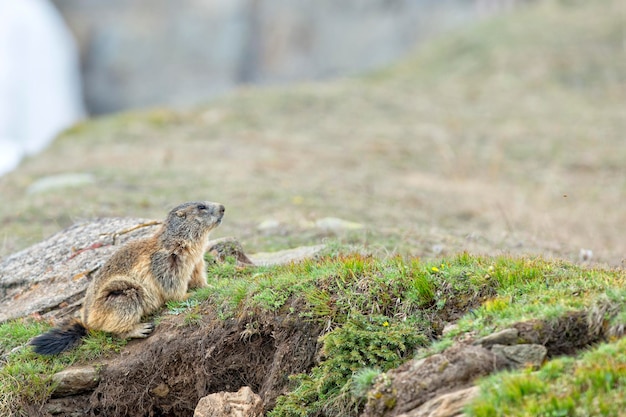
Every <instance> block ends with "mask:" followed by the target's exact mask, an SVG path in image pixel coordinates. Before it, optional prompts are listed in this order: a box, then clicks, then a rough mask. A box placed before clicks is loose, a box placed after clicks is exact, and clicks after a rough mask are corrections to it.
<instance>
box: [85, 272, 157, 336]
mask: <svg viewBox="0 0 626 417" xmlns="http://www.w3.org/2000/svg"><path fill="white" fill-rule="evenodd" d="M146 293H147V291H145V290H144V289H143V288H142V286H141V285H140V284H138V283H135V282H128V281H124V280H113V281H110V282H108V283H107V284H106V285H104V286H103V287H102V289H100V291H99V296H98V297H97V298H96V300H95V302H94V304H93V305H92V306H91V308H90V311H89V317H87V320H88V323H87V326H88V327H89V328H92V329H96V330H103V331H105V332H110V333H114V334H115V335H116V336H119V337H121V338H128V337H133V338H144V337H147V336H148V335H149V334H150V333H151V332H152V330H154V325H153V324H152V323H142V322H141V318H142V317H143V316H144V314H145V313H146V301H147V300H146V299H145V295H146Z"/></svg>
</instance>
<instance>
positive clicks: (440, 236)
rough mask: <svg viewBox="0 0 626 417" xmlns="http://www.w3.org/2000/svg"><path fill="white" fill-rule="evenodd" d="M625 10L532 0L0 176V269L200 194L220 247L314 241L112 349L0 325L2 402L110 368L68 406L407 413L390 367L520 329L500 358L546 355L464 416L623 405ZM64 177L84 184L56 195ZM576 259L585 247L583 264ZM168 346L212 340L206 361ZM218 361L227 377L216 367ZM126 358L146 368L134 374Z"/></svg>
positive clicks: (215, 272) (59, 151)
mask: <svg viewBox="0 0 626 417" xmlns="http://www.w3.org/2000/svg"><path fill="white" fill-rule="evenodd" d="M624 11H625V10H624V6H623V5H622V2H620V1H618V0H601V1H596V2H582V1H580V2H579V1H546V2H537V3H533V4H532V6H529V7H528V8H526V9H523V10H521V11H519V12H516V13H514V14H511V15H509V16H505V17H502V18H498V19H495V20H492V21H489V22H486V23H485V24H482V25H480V26H478V27H475V28H473V29H471V30H465V31H462V32H458V33H454V34H450V35H449V36H447V37H445V38H442V39H439V40H437V41H435V42H433V43H431V44H429V45H428V46H426V47H425V48H421V49H420V50H418V51H416V52H415V53H414V55H413V56H412V57H410V58H409V59H407V60H405V61H403V62H400V63H398V64H397V65H395V66H393V67H391V68H388V69H385V70H382V71H379V72H377V73H374V74H369V75H367V76H364V77H360V78H355V79H346V80H340V81H335V82H329V83H314V84H306V85H299V86H295V87H288V88H268V89H247V90H246V89H244V90H241V91H239V92H237V93H236V94H234V95H231V96H228V97H225V98H223V99H220V100H217V101H214V102H212V103H208V104H206V105H205V106H202V107H199V108H194V109H189V110H188V111H185V112H172V111H169V110H166V109H155V110H151V111H146V112H136V113H126V114H119V115H116V116H112V117H107V118H102V119H96V120H90V121H87V122H85V123H84V124H81V125H79V126H76V127H75V128H73V129H72V130H70V131H68V132H66V133H65V134H64V135H63V136H62V137H61V138H60V139H59V140H57V141H56V142H55V143H54V144H53V146H52V147H51V148H50V149H48V150H47V151H45V152H44V153H42V154H41V155H38V156H36V157H33V158H31V159H29V160H27V161H25V162H24V163H23V165H22V166H21V167H20V168H19V169H18V170H17V171H15V172H13V173H11V174H10V175H7V176H6V177H3V178H0V198H1V201H2V204H0V222H1V224H2V229H1V234H2V235H1V236H0V237H1V238H2V242H3V243H2V246H1V247H0V255H7V254H9V253H12V252H15V251H17V250H19V249H23V248H25V247H27V246H28V245H30V244H33V243H35V242H38V241H40V240H42V239H43V238H44V237H46V236H48V235H50V234H51V233H53V232H56V231H58V230H60V229H62V228H64V227H67V226H69V225H71V224H73V223H74V222H77V221H80V220H82V219H86V218H92V217H107V216H134V217H137V216H140V217H142V218H161V217H162V216H163V214H164V213H165V211H166V209H168V208H170V207H172V206H173V205H175V204H176V203H178V202H181V201H186V200H195V199H199V198H202V199H210V200H215V201H220V202H222V203H224V204H225V206H226V209H227V211H226V217H225V221H224V224H223V225H222V226H221V229H219V235H221V236H236V237H237V238H238V239H239V240H240V241H241V242H242V244H243V246H244V248H245V249H246V251H250V252H257V251H271V250H277V249H284V248H288V247H293V246H298V245H301V244H317V243H320V242H324V243H328V244H329V247H328V248H327V250H326V252H325V254H324V255H323V256H321V257H320V258H318V259H315V260H311V261H307V262H305V263H303V264H297V265H290V266H284V267H254V268H243V269H242V268H237V267H235V266H234V265H233V264H232V263H229V262H227V263H225V264H222V265H216V266H214V267H212V270H211V271H210V272H211V278H210V290H207V291H206V292H202V293H198V294H196V295H195V296H194V298H192V301H191V302H189V303H187V304H184V305H170V306H168V308H169V309H168V310H167V311H166V312H164V313H163V315H162V316H161V317H160V318H159V320H160V324H159V329H158V330H157V333H156V334H155V335H154V336H153V337H151V338H148V339H147V340H146V341H145V342H140V343H136V342H135V343H132V344H129V346H126V347H125V346H124V344H123V343H121V342H119V341H115V340H111V338H107V337H106V336H104V335H92V336H91V337H90V338H89V339H88V342H87V343H86V344H85V345H83V346H82V347H81V348H80V349H79V350H78V351H77V352H76V353H72V354H68V355H67V356H62V357H60V358H56V359H53V360H44V359H40V358H36V357H34V355H33V354H32V353H30V352H29V351H26V350H24V349H19V346H21V345H22V344H23V343H25V342H26V341H27V340H28V338H30V337H32V336H33V335H35V334H38V333H39V332H41V331H42V329H43V328H46V327H47V326H48V325H49V324H48V323H45V322H33V321H32V320H25V321H17V322H10V323H6V324H3V325H2V326H1V327H0V343H1V344H2V351H3V352H5V357H4V362H5V363H6V365H5V366H4V367H3V368H2V370H1V371H0V381H1V382H0V384H1V386H0V388H1V391H0V392H1V393H2V395H3V397H4V401H2V402H1V403H0V405H1V406H3V407H7V408H4V410H12V412H18V411H16V410H17V409H20V407H23V405H24V404H31V405H32V404H43V403H46V401H47V397H48V395H49V394H50V384H51V383H50V381H49V379H48V375H49V374H50V373H52V372H56V371H58V370H59V369H62V368H64V367H66V366H68V365H69V364H74V363H79V364H84V363H87V362H93V358H99V359H98V361H102V363H104V362H106V364H107V365H106V367H105V369H107V371H106V372H107V374H106V376H105V377H103V378H104V379H102V380H101V382H99V385H98V387H97V388H96V391H95V392H94V394H93V395H92V394H82V396H81V397H80V398H78V399H76V400H75V401H76V404H74V406H75V407H79V409H82V410H85V409H87V408H89V407H92V408H91V409H89V410H90V412H92V413H99V412H105V413H108V414H106V415H125V414H124V413H125V410H126V412H127V411H128V409H129V408H128V407H130V405H131V404H133V405H140V406H141V407H144V408H142V409H141V410H142V411H140V413H139V415H143V413H149V412H150V413H156V414H159V413H161V414H162V415H190V412H189V410H190V408H191V409H193V406H194V405H195V402H197V399H198V398H199V397H200V396H202V395H205V394H206V393H207V392H217V391H220V390H229V391H233V390H234V391H236V390H237V389H238V388H239V387H240V386H243V385H245V384H248V385H251V386H253V387H254V388H255V392H262V393H263V397H264V401H265V406H266V411H269V409H271V408H274V406H275V405H276V404H278V406H277V407H276V408H274V411H272V414H271V415H273V416H283V415H284V416H304V415H310V416H314V415H315V416H318V415H320V416H321V415H328V416H330V415H339V414H343V413H348V414H349V415H359V414H360V413H365V414H363V415H367V416H375V415H376V416H382V415H385V416H387V415H399V411H398V410H400V409H401V408H402V407H404V406H405V405H406V403H403V401H405V400H406V401H408V402H409V403H410V401H411V399H410V398H408V399H407V398H402V397H401V396H400V395H397V396H396V397H394V396H389V392H396V393H397V392H404V391H403V389H404V388H403V387H402V386H399V385H394V384H395V383H396V382H397V381H399V380H400V379H401V378H399V377H398V378H396V377H394V375H397V374H394V372H402V371H403V368H398V369H399V370H397V371H393V369H394V368H397V367H398V365H400V364H401V363H403V362H406V361H408V360H411V359H413V358H415V357H417V358H422V357H431V356H432V357H434V356H435V355H437V354H445V352H449V351H450V350H451V351H452V352H455V351H454V349H458V346H464V344H465V343H470V344H471V342H472V341H477V340H480V338H481V337H484V336H489V335H491V334H493V333H497V332H499V331H502V330H511V329H515V330H516V331H517V332H518V333H516V334H518V335H519V336H517V338H516V342H515V343H513V344H514V345H515V344H516V343H517V344H520V345H527V344H528V345H540V346H543V348H545V350H546V352H547V353H546V357H545V362H544V363H543V365H542V366H541V367H540V369H539V366H538V365H537V366H535V367H527V368H525V369H524V370H522V371H521V372H520V371H514V370H511V371H508V372H506V373H495V374H494V375H492V376H490V377H489V379H487V380H484V381H483V382H481V387H482V388H481V393H480V395H479V396H478V397H476V399H475V400H473V402H471V403H470V404H469V405H468V406H467V408H466V412H467V413H469V414H470V415H476V416H496V415H623V414H620V413H622V411H621V410H623V409H626V404H624V400H623V398H625V396H624V389H625V387H626V381H625V380H624V377H623V375H622V374H623V372H622V371H623V367H624V363H625V359H624V358H626V354H625V353H624V343H623V340H624V339H621V336H622V335H623V332H624V330H623V329H624V318H625V317H626V312H625V311H626V301H625V300H626V298H625V296H624V291H623V286H624V279H625V274H624V271H623V262H624V254H625V253H626V242H624V239H623V230H622V229H623V228H622V227H620V226H621V225H623V224H625V223H626V211H624V210H622V209H621V206H622V205H623V201H624V199H625V198H626V164H624V161H626V146H624V144H623V140H622V139H623V132H624V131H626V108H625V107H624V106H623V103H624V102H626V59H624V58H625V52H624V49H623V36H624V23H623V22H624V19H623V16H624ZM65 174H81V176H74V177H72V178H73V181H74V183H73V184H71V180H68V179H67V177H66V179H65V181H66V182H65V185H62V186H61V185H55V183H54V182H53V180H55V179H57V180H62V179H63V177H60V176H61V175H65ZM42 179H47V180H48V181H49V182H48V185H47V186H46V187H47V188H46V187H42V185H41V184H42V182H41V180H42ZM67 181H70V184H68V182H67ZM51 182H52V185H50V183H51ZM44 185H45V183H44ZM70 185H71V186H70ZM42 188H43V190H42ZM329 217H336V218H340V219H344V220H346V221H349V222H353V223H339V226H333V227H330V226H328V224H329V221H328V218H329ZM324 219H326V220H325V222H324V221H321V220H324ZM335 223H336V222H335ZM354 223H357V224H354ZM330 224H333V222H332V221H330ZM358 226H362V227H358ZM215 237H218V236H217V234H216V236H215ZM583 248H584V249H589V250H592V251H593V257H592V259H591V262H589V260H585V262H586V264H585V265H577V264H578V263H580V262H581V261H580V259H579V253H580V250H581V249H583ZM444 330H445V331H444ZM208 334H210V335H212V336H211V338H210V339H208V338H207V339H202V337H207V336H206V335H208ZM181 336H183V337H181ZM318 337H319V339H318ZM174 339H177V340H180V341H181V342H184V341H186V340H188V341H191V342H194V343H196V344H195V345H193V346H196V348H197V346H199V345H201V344H202V343H207V344H215V346H217V347H218V348H219V349H218V350H217V351H216V352H217V353H216V355H217V356H216V357H211V356H210V355H209V356H203V357H202V359H200V357H199V356H197V355H199V354H200V351H199V350H194V349H196V348H192V347H186V348H185V347H182V345H181V344H178V343H171V344H170V342H171V341H172V340H174ZM202 340H205V341H204V342H202ZM164 341H167V342H168V346H170V345H171V346H170V347H171V348H172V349H174V350H167V349H165V350H164V348H163V346H162V344H163V343H164ZM294 341H297V343H296V342H294ZM363 341H366V342H363ZM468 341H469V342H468ZM603 343H604V344H603ZM299 344H302V346H303V348H302V351H301V352H297V353H294V352H293V351H289V350H288V349H289V348H290V347H293V346H298V345H299ZM202 346H204V345H202ZM346 346H347V347H351V350H350V351H348V350H346V349H347V348H346V349H344V350H342V349H343V347H346ZM16 348H18V349H17V350H16V351H13V352H12V353H8V352H9V351H11V350H13V349H16ZM175 349H179V350H175ZM198 349H199V348H198ZM216 349H217V348H216ZM449 349H450V350H449ZM487 350H489V349H487ZM120 351H121V352H124V355H117V352H120ZM489 352H491V350H489ZM483 353H485V352H483ZM492 353H493V352H491V353H485V355H491V354H492ZM159 355H164V356H159ZM207 355H208V354H207ZM169 357H176V358H178V359H177V360H178V361H179V362H178V363H176V361H174V362H171V363H170V362H168V360H166V359H164V358H169ZM260 357H263V358H273V359H272V360H277V359H276V358H285V357H287V358H295V359H294V360H293V363H291V362H285V360H284V359H283V361H282V362H280V361H279V362H275V361H274V362H272V360H270V362H265V361H260V359H259V358H260ZM147 358H148V359H147ZM155 358H161V359H155ZM215 358H217V359H215ZM229 360H232V361H233V363H239V362H240V363H242V368H227V369H222V368H219V369H218V368H216V365H215V364H216V363H218V364H228V363H230V362H229ZM196 361H200V364H199V365H198V366H197V367H190V366H188V365H185V367H184V369H185V370H187V371H189V373H190V374H193V375H195V377H196V378H199V377H198V375H200V374H202V373H204V374H203V375H205V374H206V375H209V374H211V372H216V374H219V372H223V373H222V374H219V375H222V376H223V379H222V380H221V381H222V382H224V383H223V384H221V383H216V382H215V380H210V381H209V380H207V381H205V382H203V383H200V382H198V380H197V379H194V378H191V377H186V376H185V375H186V374H184V373H177V371H176V370H177V369H179V368H180V367H181V364H189V363H192V362H194V363H195V362H196ZM255 361H257V362H255ZM351 361H353V362H351ZM296 362H297V363H296ZM407 363H412V362H407ZM137 364H141V365H142V366H145V367H146V368H145V369H146V370H145V373H144V372H143V371H142V372H137V373H133V374H132V377H128V375H129V373H128V372H129V369H134V370H136V369H137ZM200 365H202V366H200ZM416 366H417V365H416ZM513 368H514V367H513ZM142 369H143V368H142ZM242 369H243V370H245V372H243V371H242ZM499 369H503V368H497V370H499ZM537 369H539V370H537ZM404 370H405V369H404ZM494 370H496V369H493V370H491V371H490V372H483V373H480V374H477V375H474V376H479V375H480V376H484V375H487V374H488V373H491V372H492V371H494ZM620 370H621V371H620ZM283 371H284V372H288V373H290V374H293V375H294V376H293V377H292V378H291V379H290V380H288V381H287V380H284V379H280V378H279V377H277V375H280V374H279V372H283ZM385 371H388V372H387V373H385V374H384V375H383V376H380V377H379V375H380V374H381V373H383V372H385ZM196 372H200V373H198V374H197V373H196ZM229 372H230V373H229ZM368 372H369V373H368ZM242 373H244V374H245V376H244V377H243V379H244V381H242V380H241V379H237V378H234V377H233V375H242ZM157 374H158V375H163V376H161V377H159V378H163V379H164V380H165V378H166V376H167V377H168V378H170V379H171V380H172V381H174V382H173V384H174V385H171V386H169V388H168V390H170V389H171V390H173V391H172V397H168V395H169V394H168V393H166V394H165V396H164V397H159V395H156V394H154V395H156V396H157V397H158V398H156V397H154V395H152V396H151V395H148V394H147V392H152V391H149V390H152V389H154V387H152V386H143V385H141V381H145V380H146V377H147V376H148V375H157ZM377 377H378V379H376V378H377ZM128 378H132V381H137V384H134V385H132V386H129V384H128V381H129V380H131V379H128ZM229 378H231V379H229ZM268 378H270V379H271V380H269V379H268ZM272 378H273V379H272ZM394 378H395V379H394ZM15 381H17V382H18V384H17V385H18V386H22V387H23V386H30V387H33V389H32V390H27V391H23V392H22V391H19V390H15V389H13V388H9V387H10V386H11V387H12V386H14V382H15ZM375 381H376V383H375ZM470 382H473V379H472V380H471V381H469V382H468V384H469V385H471V383H470ZM152 383H155V384H158V383H159V381H156V380H154V381H152V380H151V382H150V384H152ZM203 384H204V385H203ZM385 384H386V385H385ZM355 385H356V388H355ZM166 386H167V385H166ZM503 386H504V387H505V388H506V389H500V387H503ZM190 387H193V389H192V388H190ZM555 387H556V388H555ZM443 388H446V387H443ZM452 388H454V389H456V388H460V387H458V386H454V387H451V386H450V387H448V389H449V390H451V389H452ZM394 390H395V391H394ZM168 392H169V391H168ZM182 392H185V393H188V394H185V396H183V395H182V394H180V393H182ZM280 393H286V394H287V395H285V396H282V397H281V396H279V394H280ZM177 395H178V396H177ZM433 395H434V394H433ZM172 398H175V399H176V401H174V400H173V399H172ZM522 398H524V400H523V401H522ZM378 400H380V401H378ZM194 401H195V402H194ZM377 401H378V402H377ZM77 404H78V405H77ZM81 407H82V408H81ZM124 407H127V408H124ZM38 410H42V409H39V408H38ZM48 410H49V409H48ZM74 410H76V408H75V409H74ZM394 410H395V411H394ZM28 411H31V412H32V409H30V408H21V412H22V414H24V413H27V412H28Z"/></svg>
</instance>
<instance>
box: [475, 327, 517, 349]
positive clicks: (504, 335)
mask: <svg viewBox="0 0 626 417" xmlns="http://www.w3.org/2000/svg"><path fill="white" fill-rule="evenodd" d="M518 339H519V332H518V330H517V329H504V330H501V331H499V332H497V333H493V334H490V335H489V336H485V337H483V338H481V339H478V340H476V341H475V342H474V344H475V345H481V346H483V347H486V348H488V347H490V346H493V345H514V344H516V343H518Z"/></svg>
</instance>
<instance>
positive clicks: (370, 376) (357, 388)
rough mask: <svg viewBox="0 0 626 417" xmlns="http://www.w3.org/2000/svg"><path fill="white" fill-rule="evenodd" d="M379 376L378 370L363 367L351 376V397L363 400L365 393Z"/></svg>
mask: <svg viewBox="0 0 626 417" xmlns="http://www.w3.org/2000/svg"><path fill="white" fill-rule="evenodd" d="M380 374H381V371H380V369H376V368H370V367H365V368H361V369H359V370H358V371H356V372H355V373H354V374H353V375H352V381H351V385H352V395H353V396H354V397H356V398H360V399H365V397H366V395H367V392H368V391H369V390H370V388H372V386H373V385H374V382H375V381H376V378H378V376H379V375H380Z"/></svg>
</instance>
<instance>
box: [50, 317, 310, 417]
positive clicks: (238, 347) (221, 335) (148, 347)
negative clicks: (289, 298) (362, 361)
mask: <svg viewBox="0 0 626 417" xmlns="http://www.w3.org/2000/svg"><path fill="white" fill-rule="evenodd" d="M292 307H297V306H292ZM183 321H184V320H183V318H180V317H175V318H173V319H172V320H167V322H164V323H161V325H159V326H158V327H157V330H156V331H155V334H153V335H152V336H150V337H149V338H148V339H147V340H145V341H135V342H132V343H131V344H130V345H129V346H128V347H127V348H126V349H125V350H124V352H123V353H122V355H120V356H118V357H116V358H114V359H112V360H110V361H107V362H106V363H105V364H104V369H103V371H102V373H101V377H102V379H101V382H100V384H99V385H98V387H97V388H96V390H95V391H94V392H93V393H92V394H91V395H90V396H86V395H81V396H79V397H74V398H72V399H68V398H62V399H53V400H50V402H49V403H48V404H47V406H46V409H47V412H54V411H55V410H59V409H61V407H62V409H63V410H64V411H63V414H64V415H67V414H68V413H69V414H71V413H72V412H77V413H78V412H85V413H86V415H91V416H190V415H192V414H193V410H194V409H195V407H196V405H197V403H198V401H199V400H200V398H202V397H203V396H205V395H208V394H209V393H214V392H220V391H237V390H238V389H239V388H240V387H243V386H248V387H250V388H252V390H253V391H254V392H256V393H258V394H259V395H260V396H261V398H263V401H264V407H265V408H266V409H269V408H271V407H272V406H273V405H274V403H275V400H276V398H277V397H278V395H280V394H281V393H283V392H284V390H285V388H286V387H287V385H288V384H289V380H288V379H287V376H288V375H291V374H294V373H298V372H305V371H307V370H308V369H310V368H311V367H312V366H313V365H314V362H315V354H316V352H317V338H318V335H319V333H320V330H321V329H320V328H319V327H317V326H315V325H313V324H312V323H310V322H307V321H303V320H302V319H300V318H298V317H297V314H285V315H275V316H274V315H268V316H262V317H261V316H253V317H245V318H240V319H229V320H226V321H223V320H220V319H218V318H216V317H213V316H211V315H210V314H209V315H204V316H203V318H202V320H201V322H198V323H194V324H184V322H183Z"/></svg>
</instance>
